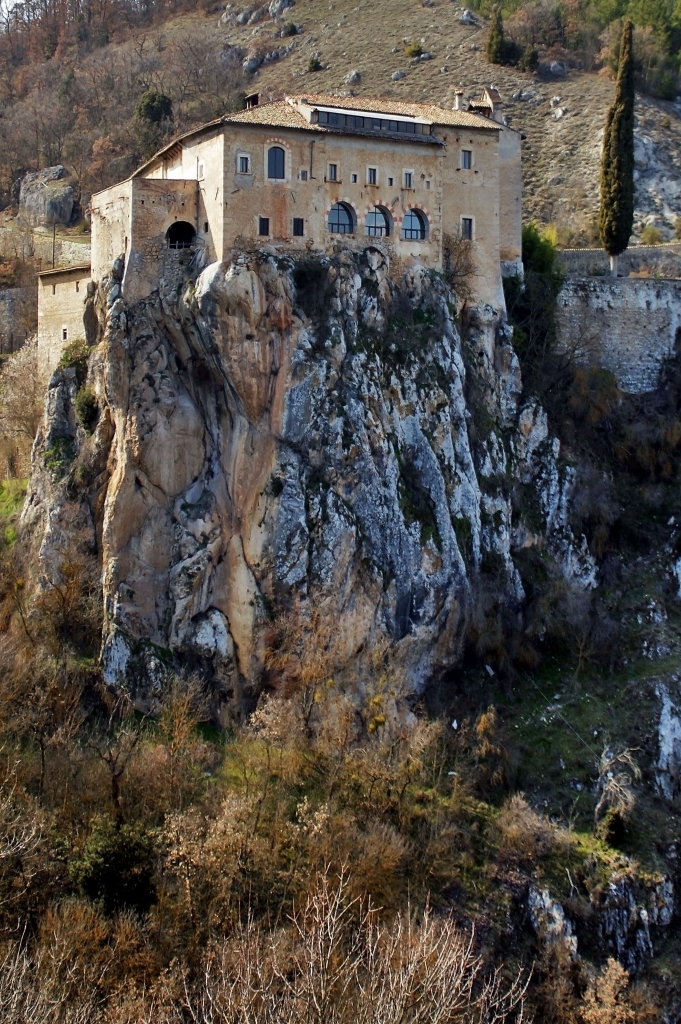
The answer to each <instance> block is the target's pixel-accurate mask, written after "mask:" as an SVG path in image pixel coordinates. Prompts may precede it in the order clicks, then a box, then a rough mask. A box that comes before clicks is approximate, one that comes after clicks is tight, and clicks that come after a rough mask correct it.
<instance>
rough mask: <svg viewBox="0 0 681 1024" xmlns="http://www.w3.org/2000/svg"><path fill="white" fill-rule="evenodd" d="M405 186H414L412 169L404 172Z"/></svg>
mask: <svg viewBox="0 0 681 1024" xmlns="http://www.w3.org/2000/svg"><path fill="white" fill-rule="evenodd" d="M404 187H405V188H413V187H414V175H413V173H412V172H411V171H405V172H404Z"/></svg>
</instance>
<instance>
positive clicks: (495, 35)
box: [487, 7, 504, 64]
mask: <svg viewBox="0 0 681 1024" xmlns="http://www.w3.org/2000/svg"><path fill="white" fill-rule="evenodd" d="M487 60H488V61H489V62H490V64H503V63H504V23H503V21H502V18H501V8H500V7H495V8H494V10H493V11H492V18H491V21H490V24H489V35H488V37H487Z"/></svg>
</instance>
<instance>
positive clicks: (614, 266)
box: [610, 256, 619, 277]
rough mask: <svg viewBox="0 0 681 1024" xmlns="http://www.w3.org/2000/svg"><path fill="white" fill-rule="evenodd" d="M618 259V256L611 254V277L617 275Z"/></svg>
mask: <svg viewBox="0 0 681 1024" xmlns="http://www.w3.org/2000/svg"><path fill="white" fill-rule="evenodd" d="M618 259H619V257H618V256H611V257H610V276H611V277H617V261H618Z"/></svg>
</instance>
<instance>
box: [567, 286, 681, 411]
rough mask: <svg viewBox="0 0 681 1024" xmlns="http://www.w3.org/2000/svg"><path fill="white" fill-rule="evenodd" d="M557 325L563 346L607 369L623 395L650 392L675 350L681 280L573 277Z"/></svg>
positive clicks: (680, 325)
mask: <svg viewBox="0 0 681 1024" xmlns="http://www.w3.org/2000/svg"><path fill="white" fill-rule="evenodd" d="M557 325H558V340H559V344H560V345H562V346H564V347H565V348H570V349H572V350H573V351H574V352H575V354H576V356H577V358H579V359H580V360H582V361H584V362H585V363H591V364H593V365H600V366H605V367H607V369H609V370H611V371H612V372H613V373H614V375H615V377H616V378H617V382H618V384H619V386H620V387H621V388H622V390H623V391H627V392H629V393H631V394H638V393H641V392H644V391H650V390H652V389H653V388H655V387H656V385H657V382H658V379H659V374H660V368H661V366H662V363H663V362H664V360H665V359H666V358H668V357H669V356H671V355H672V354H673V353H674V351H675V345H676V340H677V335H678V333H679V330H680V329H681V281H661V280H655V279H652V278H632V277H628V278H627V277H622V278H593V277H592V278H576V277H568V278H566V279H565V282H564V284H563V288H562V290H561V292H560V294H559V296H558V303H557ZM680 337H681V336H680Z"/></svg>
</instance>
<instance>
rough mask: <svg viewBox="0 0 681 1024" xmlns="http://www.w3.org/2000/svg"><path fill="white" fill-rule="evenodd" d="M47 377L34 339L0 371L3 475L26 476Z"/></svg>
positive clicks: (40, 415) (0, 430)
mask: <svg viewBox="0 0 681 1024" xmlns="http://www.w3.org/2000/svg"><path fill="white" fill-rule="evenodd" d="M46 387H47V376H46V374H45V372H44V370H43V368H42V366H41V364H40V360H39V359H38V339H37V338H31V339H30V340H29V341H27V342H26V343H25V345H24V346H23V347H22V348H20V349H19V351H18V352H16V353H14V355H12V356H10V357H9V358H8V359H7V360H6V362H5V363H4V365H3V367H2V373H1V374H0V437H1V438H2V444H1V447H0V456H1V457H2V458H3V460H4V463H5V466H4V468H3V473H2V475H3V476H8V477H17V476H26V475H27V473H28V468H29V464H30V455H31V446H32V444H33V439H34V438H35V435H36V433H37V431H38V427H39V426H40V421H41V419H42V415H43V402H44V395H45V388H46Z"/></svg>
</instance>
